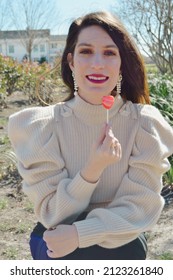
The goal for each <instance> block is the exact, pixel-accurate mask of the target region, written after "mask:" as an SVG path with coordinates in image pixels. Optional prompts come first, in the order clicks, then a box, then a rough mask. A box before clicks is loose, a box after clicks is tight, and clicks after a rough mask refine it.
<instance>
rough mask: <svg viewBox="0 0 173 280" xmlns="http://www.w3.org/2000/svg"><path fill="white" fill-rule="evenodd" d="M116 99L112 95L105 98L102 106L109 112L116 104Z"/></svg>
mask: <svg viewBox="0 0 173 280" xmlns="http://www.w3.org/2000/svg"><path fill="white" fill-rule="evenodd" d="M114 100H115V98H114V97H113V96H112V95H108V96H103V98H102V105H103V107H105V108H106V109H107V110H109V109H110V108H111V107H112V105H113V104H114Z"/></svg>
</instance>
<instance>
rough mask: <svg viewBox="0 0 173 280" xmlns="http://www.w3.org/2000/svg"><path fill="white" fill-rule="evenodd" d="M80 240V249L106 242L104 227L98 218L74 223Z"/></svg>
mask: <svg viewBox="0 0 173 280" xmlns="http://www.w3.org/2000/svg"><path fill="white" fill-rule="evenodd" d="M73 224H74V225H75V226H76V229H77V232H78V238H79V248H85V247H89V246H93V245H96V244H99V243H102V242H103V241H104V235H105V234H104V232H105V229H104V225H103V223H102V222H100V220H99V219H98V218H96V217H94V218H88V219H85V220H82V221H78V222H74V223H73Z"/></svg>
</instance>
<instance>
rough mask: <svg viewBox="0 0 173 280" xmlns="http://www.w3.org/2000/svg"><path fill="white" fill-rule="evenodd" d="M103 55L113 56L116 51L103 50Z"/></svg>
mask: <svg viewBox="0 0 173 280" xmlns="http://www.w3.org/2000/svg"><path fill="white" fill-rule="evenodd" d="M104 55H107V56H114V55H116V53H115V51H112V50H105V51H104Z"/></svg>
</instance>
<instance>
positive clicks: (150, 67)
mask: <svg viewBox="0 0 173 280" xmlns="http://www.w3.org/2000/svg"><path fill="white" fill-rule="evenodd" d="M145 68H146V71H147V73H148V74H157V73H158V72H159V70H158V68H157V66H156V65H155V64H154V63H153V64H145Z"/></svg>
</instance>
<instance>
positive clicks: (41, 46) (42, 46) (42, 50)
mask: <svg viewBox="0 0 173 280" xmlns="http://www.w3.org/2000/svg"><path fill="white" fill-rule="evenodd" d="M40 52H45V45H43V44H41V45H40Z"/></svg>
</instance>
